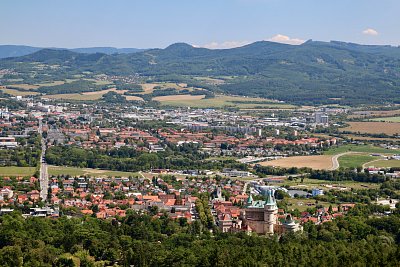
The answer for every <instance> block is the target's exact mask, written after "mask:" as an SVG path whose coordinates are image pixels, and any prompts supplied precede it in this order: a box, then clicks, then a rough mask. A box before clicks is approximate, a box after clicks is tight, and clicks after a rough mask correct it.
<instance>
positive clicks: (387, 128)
mask: <svg viewBox="0 0 400 267" xmlns="http://www.w3.org/2000/svg"><path fill="white" fill-rule="evenodd" d="M347 123H348V124H349V125H350V126H348V127H346V128H342V131H348V132H355V133H358V132H360V133H369V134H380V133H384V134H388V135H394V134H397V133H400V123H396V122H347Z"/></svg>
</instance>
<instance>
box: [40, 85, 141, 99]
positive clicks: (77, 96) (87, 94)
mask: <svg viewBox="0 0 400 267" xmlns="http://www.w3.org/2000/svg"><path fill="white" fill-rule="evenodd" d="M108 92H116V93H119V94H123V93H125V92H126V90H117V89H115V88H113V89H106V90H102V91H95V92H85V93H75V94H57V95H46V96H45V98H51V99H67V100H78V101H79V100H80V101H93V100H99V99H100V98H101V97H102V96H103V95H104V94H106V93H108ZM126 99H127V100H137V101H143V99H142V98H140V97H138V96H126Z"/></svg>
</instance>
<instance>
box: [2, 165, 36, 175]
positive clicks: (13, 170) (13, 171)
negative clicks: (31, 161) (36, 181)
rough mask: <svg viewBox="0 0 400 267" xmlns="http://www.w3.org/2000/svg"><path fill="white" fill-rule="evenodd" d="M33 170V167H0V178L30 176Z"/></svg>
mask: <svg viewBox="0 0 400 267" xmlns="http://www.w3.org/2000/svg"><path fill="white" fill-rule="evenodd" d="M35 170H36V168H35V167H16V166H10V167H0V176H32V175H33V174H34V173H35Z"/></svg>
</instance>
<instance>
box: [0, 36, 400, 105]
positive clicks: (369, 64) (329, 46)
mask: <svg viewBox="0 0 400 267" xmlns="http://www.w3.org/2000/svg"><path fill="white" fill-rule="evenodd" d="M15 62H43V63H54V64H62V65H67V66H68V67H70V69H71V70H75V71H77V70H79V71H92V72H94V73H106V74H113V75H128V74H133V73H139V74H141V75H143V76H152V77H158V78H163V79H167V78H168V77H169V78H171V77H173V78H174V79H175V80H178V81H179V79H182V80H187V79H188V77H190V76H192V77H193V76H203V77H227V76H229V79H226V81H225V83H224V84H222V85H219V86H218V87H217V88H212V90H220V91H224V92H227V93H231V94H246V95H252V96H262V97H268V98H274V99H278V100H284V101H288V102H292V103H297V104H325V103H339V104H370V103H400V48H398V47H391V46H366V45H358V44H352V43H343V42H329V43H327V42H314V41H308V42H305V43H304V44H303V45H299V46H294V45H285V44H279V43H273V42H266V41H261V42H256V43H253V44H250V45H246V46H243V47H240V48H233V49H224V50H210V49H205V48H195V47H192V46H190V45H188V44H184V43H178V44H173V45H171V46H169V47H167V48H165V49H151V50H147V51H143V52H138V53H131V54H113V55H106V54H100V53H97V54H81V53H75V52H71V51H54V50H53V51H52V50H49V49H46V50H41V51H38V52H36V53H33V54H30V55H26V56H23V57H17V58H10V59H3V60H1V61H0V67H6V66H15ZM232 77H233V78H232Z"/></svg>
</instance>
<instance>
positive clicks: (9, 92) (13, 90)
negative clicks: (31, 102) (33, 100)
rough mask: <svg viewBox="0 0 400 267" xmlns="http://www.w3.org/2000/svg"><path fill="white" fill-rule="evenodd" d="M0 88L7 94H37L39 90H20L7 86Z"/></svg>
mask: <svg viewBox="0 0 400 267" xmlns="http://www.w3.org/2000/svg"><path fill="white" fill-rule="evenodd" d="M0 90H1V91H3V92H4V93H6V94H10V95H12V96H27V95H37V94H39V93H37V92H30V91H18V90H15V89H7V88H5V87H0Z"/></svg>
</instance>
